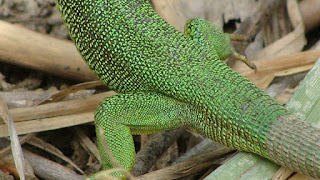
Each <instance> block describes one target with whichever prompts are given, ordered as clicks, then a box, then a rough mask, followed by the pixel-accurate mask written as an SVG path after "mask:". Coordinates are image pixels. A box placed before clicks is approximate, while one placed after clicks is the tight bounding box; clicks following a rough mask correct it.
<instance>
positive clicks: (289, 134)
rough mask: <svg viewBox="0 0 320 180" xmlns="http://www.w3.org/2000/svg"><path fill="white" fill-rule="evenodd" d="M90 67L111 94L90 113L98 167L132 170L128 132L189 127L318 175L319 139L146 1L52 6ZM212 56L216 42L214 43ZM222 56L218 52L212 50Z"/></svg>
mask: <svg viewBox="0 0 320 180" xmlns="http://www.w3.org/2000/svg"><path fill="white" fill-rule="evenodd" d="M57 3H58V7H59V10H60V12H61V14H62V18H63V19H64V21H65V23H66V26H67V27H68V29H69V32H70V36H71V38H72V40H73V41H74V43H75V45H76V46H77V48H78V50H79V52H80V53H81V55H82V56H83V58H84V60H85V61H86V62H87V64H88V65H89V66H90V68H91V69H92V70H93V71H94V72H95V73H96V74H97V76H98V77H99V78H100V79H101V81H103V82H104V83H106V84H107V85H108V86H109V87H110V88H111V89H113V90H115V91H116V92H118V93H121V94H120V95H118V96H114V97H111V98H107V99H106V100H104V101H103V102H102V103H101V105H100V106H99V107H98V108H97V110H96V120H95V123H96V126H97V129H99V127H101V128H102V129H103V130H104V136H103V137H100V135H99V133H97V137H98V145H99V150H100V154H101V157H102V160H103V165H104V168H112V167H114V165H113V163H112V162H111V161H110V159H109V157H108V155H107V153H106V150H105V149H104V148H103V145H102V144H103V143H102V141H106V144H107V146H108V148H109V149H110V151H111V153H112V155H113V156H114V157H115V159H116V160H117V162H118V163H119V164H120V165H121V166H122V167H123V168H125V169H127V170H131V168H132V166H133V163H134V146H133V140H132V136H131V134H130V133H134V134H143V133H154V132H158V131H161V130H164V129H170V128H177V127H181V126H188V127H190V128H192V129H195V130H197V131H199V132H200V133H202V134H204V135H205V136H207V137H209V138H211V139H212V140H214V141H217V142H220V143H222V144H224V145H226V146H229V147H232V148H235V149H238V150H241V151H248V152H253V153H256V154H259V155H261V156H263V157H265V158H268V159H270V160H272V161H274V162H276V163H277V164H280V165H283V166H286V167H289V168H291V169H293V170H295V171H297V172H301V173H304V174H307V175H310V176H313V177H318V178H319V177H320V143H319V142H320V131H319V129H317V128H315V127H313V126H311V125H309V124H307V123H305V122H304V121H303V120H302V119H300V118H298V117H295V116H293V115H291V114H290V113H289V112H288V111H287V110H286V109H285V108H284V107H282V106H281V105H279V104H278V103H277V102H276V101H275V100H274V99H272V98H270V97H269V96H268V95H266V94H265V93H264V91H262V90H260V89H258V88H257V87H256V86H255V85H254V84H253V83H251V82H249V81H248V80H247V79H246V78H244V77H242V76H241V75H239V74H238V73H236V72H235V71H233V70H232V69H230V68H229V67H227V66H226V65H225V64H224V63H223V62H221V61H220V60H219V57H218V55H217V52H215V51H212V50H209V48H208V47H206V46H199V45H198V44H197V43H195V42H193V41H191V40H190V39H189V38H187V37H186V36H184V35H183V34H181V33H180V32H178V31H177V30H176V29H175V28H173V27H172V26H170V25H169V24H168V23H166V22H165V21H164V20H162V19H161V18H160V17H159V16H158V15H157V14H156V13H155V12H154V11H153V10H152V8H151V7H150V5H149V4H148V1H147V0H120V1H119V0H86V1H85V0H57ZM218 49H219V43H218ZM218 51H220V50H218Z"/></svg>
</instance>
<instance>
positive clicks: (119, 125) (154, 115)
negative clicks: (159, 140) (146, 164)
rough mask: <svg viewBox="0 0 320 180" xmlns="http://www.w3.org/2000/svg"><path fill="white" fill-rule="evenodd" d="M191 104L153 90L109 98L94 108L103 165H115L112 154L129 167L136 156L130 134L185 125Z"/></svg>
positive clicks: (123, 166)
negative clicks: (111, 157)
mask: <svg viewBox="0 0 320 180" xmlns="http://www.w3.org/2000/svg"><path fill="white" fill-rule="evenodd" d="M190 108H191V107H190V105H187V104H186V103H182V102H179V101H177V100H175V99H173V98H170V97H166V96H164V95H162V94H159V93H153V92H146V93H132V94H120V95H116V96H113V97H108V98H106V99H105V100H104V101H103V102H102V103H101V104H100V105H99V106H98V108H97V110H96V112H95V125H96V132H97V141H98V145H99V147H98V148H99V151H100V155H101V159H102V162H103V167H104V168H105V169H109V168H114V167H116V165H115V164H114V163H113V161H112V160H111V159H110V157H109V156H110V155H112V156H113V157H114V159H115V161H116V162H117V163H118V164H119V165H120V166H121V167H122V168H124V169H126V170H128V171H130V170H131V169H132V167H133V163H134V158H135V150H134V144H133V139H132V136H131V134H151V133H155V132H159V131H162V130H165V129H173V128H178V127H182V126H185V125H186V121H187V118H188V117H186V116H189V115H190V112H187V111H190ZM101 129H102V130H103V131H102V132H103V134H102V133H100V132H101ZM105 146H106V147H105Z"/></svg>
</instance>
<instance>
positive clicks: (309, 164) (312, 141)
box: [266, 115, 320, 178]
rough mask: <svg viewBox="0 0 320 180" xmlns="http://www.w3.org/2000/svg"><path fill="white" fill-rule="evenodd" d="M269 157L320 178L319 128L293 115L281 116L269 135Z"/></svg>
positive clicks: (267, 144) (272, 125) (278, 162)
mask: <svg viewBox="0 0 320 180" xmlns="http://www.w3.org/2000/svg"><path fill="white" fill-rule="evenodd" d="M266 146H267V151H268V154H269V158H270V159H272V160H273V161H275V162H276V163H277V164H281V165H283V166H286V167H288V168H290V169H293V170H295V171H297V172H300V173H303V174H307V175H310V176H312V177H317V178H320V131H319V129H318V128H316V127H314V126H312V125H310V124H308V123H307V122H305V121H304V120H302V119H301V118H299V117H297V116H293V115H284V116H280V117H279V118H278V119H277V120H276V121H275V122H273V123H272V124H271V125H270V128H269V130H268V133H267V137H266Z"/></svg>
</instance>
